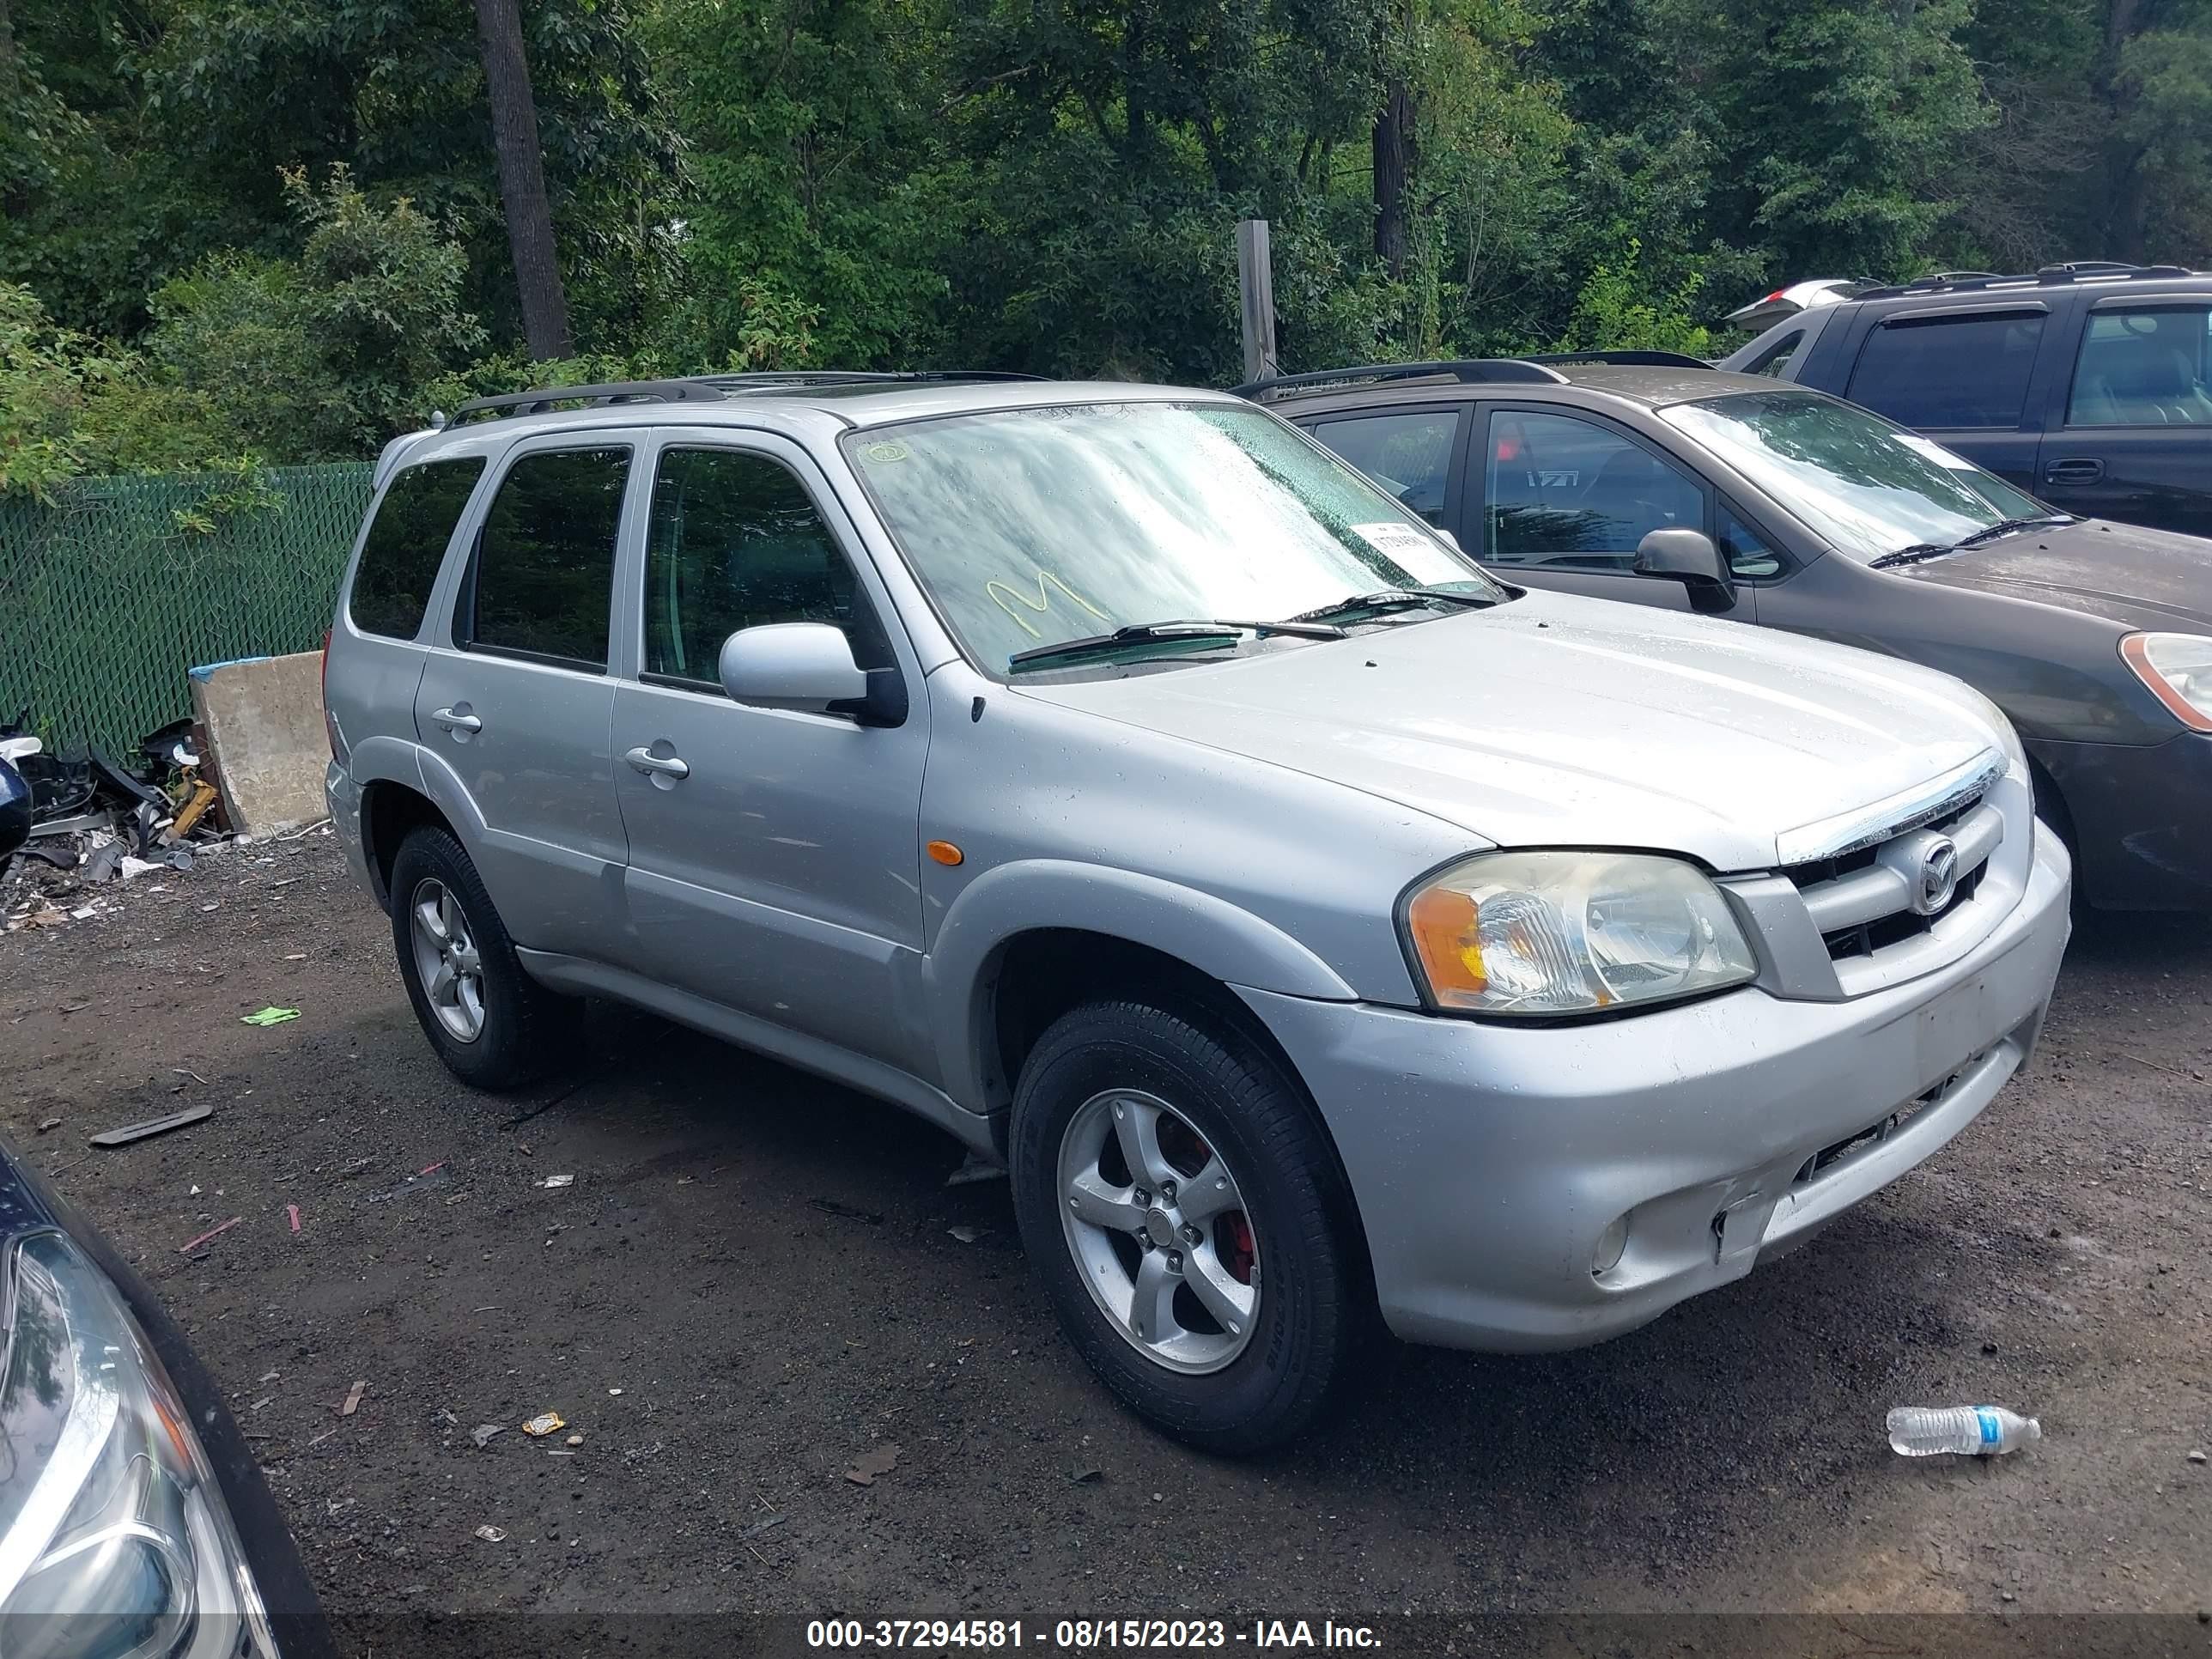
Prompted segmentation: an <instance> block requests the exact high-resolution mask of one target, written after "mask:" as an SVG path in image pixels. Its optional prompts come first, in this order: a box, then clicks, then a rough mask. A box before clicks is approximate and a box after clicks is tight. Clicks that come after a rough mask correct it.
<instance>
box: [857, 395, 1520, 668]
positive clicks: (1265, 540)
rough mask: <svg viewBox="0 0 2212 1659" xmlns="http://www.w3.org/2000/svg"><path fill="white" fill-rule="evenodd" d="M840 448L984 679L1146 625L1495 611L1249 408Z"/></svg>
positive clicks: (1000, 426)
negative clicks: (1412, 600) (1380, 593)
mask: <svg viewBox="0 0 2212 1659" xmlns="http://www.w3.org/2000/svg"><path fill="white" fill-rule="evenodd" d="M845 446H846V453H848V456H849V457H850V458H851V459H852V461H853V464H854V466H855V467H856V468H858V469H859V471H860V476H861V477H862V478H863V480H864V481H865V482H866V485H867V488H868V493H869V495H870V496H871V498H872V500H873V501H874V502H875V505H876V507H877V509H878V511H879V512H880V513H882V515H883V519H884V523H885V524H886V525H887V526H889V527H890V532H891V534H892V535H893V536H894V537H895V538H896V539H897V541H898V544H899V546H900V549H901V550H902V551H903V552H904V554H905V555H906V557H907V561H908V563H909V564H910V565H911V566H912V567H913V568H914V572H915V575H916V576H918V577H919V578H920V579H921V582H922V585H923V586H925V587H927V589H928V590H929V592H930V595H931V597H932V598H933V599H934V600H935V601H936V604H937V606H938V609H939V611H940V612H941V613H942V614H943V615H944V617H945V620H946V621H947V622H948V623H950V624H951V628H952V629H953V631H954V633H955V634H957V635H958V636H959V640H960V643H961V645H962V646H963V648H964V649H966V651H967V652H968V653H969V656H970V657H971V658H973V659H975V661H976V662H977V663H978V664H979V665H981V666H983V667H984V668H986V669H987V670H988V671H991V672H993V673H996V674H1003V673H1006V672H1008V671H1010V668H1009V665H1010V662H1011V660H1012V659H1013V658H1014V657H1015V656H1016V655H1017V654H1018V653H1036V652H1037V651H1038V650H1039V647H1049V646H1054V645H1059V644H1062V643H1065V642H1066V641H1071V640H1078V639H1087V638H1091V637H1093V636H1096V635H1103V634H1112V633H1113V632H1114V631H1115V629H1123V628H1128V629H1140V628H1142V627H1143V626H1144V625H1145V624H1146V623H1159V622H1166V621H1185V620H1188V621H1206V620H1213V619H1228V620H1234V621H1240V622H1273V621H1279V620H1281V619H1283V618H1285V617H1296V616H1297V615H1299V614H1300V613H1301V612H1308V611H1321V610H1323V609H1325V608H1327V607H1330V606H1334V605H1340V604H1341V603H1342V602H1344V601H1346V600H1347V599H1352V598H1353V597H1355V596H1358V595H1363V594H1370V593H1374V592H1376V591H1377V590H1378V589H1384V588H1391V589H1418V588H1421V587H1425V586H1433V587H1439V588H1443V589H1446V590H1449V591H1452V592H1462V593H1472V594H1479V595H1480V596H1482V597H1483V598H1485V599H1493V600H1494V599H1503V598H1504V596H1505V591H1504V589H1502V588H1500V587H1499V586H1498V585H1497V584H1496V583H1494V582H1492V580H1490V579H1489V578H1488V577H1486V576H1485V575H1483V574H1482V573H1481V572H1480V570H1478V569H1477V568H1475V567H1474V565H1473V564H1472V563H1471V562H1468V559H1466V558H1465V557H1464V556H1462V555H1461V554H1460V553H1459V552H1458V551H1457V550H1455V549H1454V548H1453V547H1451V546H1450V545H1449V544H1447V543H1445V542H1444V541H1443V540H1442V539H1441V538H1439V537H1438V536H1437V532H1435V531H1433V530H1431V528H1430V527H1429V526H1427V525H1425V524H1424V523H1422V521H1421V520H1419V519H1418V518H1415V517H1414V516H1413V514H1412V513H1408V512H1407V511H1406V510H1405V509H1404V508H1403V507H1400V506H1399V505H1398V503H1397V502H1395V501H1392V500H1391V499H1390V498H1389V496H1388V495H1384V494H1383V493H1382V492H1381V491H1380V490H1378V489H1376V487H1375V486H1374V485H1373V484H1370V483H1368V482H1367V481H1366V480H1365V479H1364V478H1363V477H1361V476H1360V475H1359V474H1358V473H1357V472H1355V471H1352V469H1351V468H1350V467H1348V466H1346V465H1345V464H1344V463H1343V462H1341V461H1340V460H1338V459H1336V458H1335V457H1334V455H1331V454H1330V453H1328V451H1326V450H1324V449H1322V448H1321V447H1319V446H1318V445H1316V444H1315V443H1314V442H1313V441H1311V440H1310V439H1308V438H1307V437H1305V436H1304V435H1303V434H1301V433H1299V432H1297V430H1295V429H1294V428H1291V427H1289V426H1287V425H1285V423H1284V422H1281V421H1279V420H1277V419H1276V418H1275V417H1274V416H1272V415H1268V414H1266V413H1264V412H1263V411H1261V410H1257V409H1252V408H1248V407H1241V406H1238V405H1235V404H1178V403H1168V402H1158V401H1134V400H1133V401H1130V402H1127V403H1096V404H1066V405H1058V406H1054V407H1049V408H1041V409H1010V410H993V411H990V412H987V413H979V414H974V415H956V416H939V417H936V418H933V419H928V420H921V421H913V422H904V423H902V424H899V425H896V426H886V427H875V428H869V429H867V430H865V431H860V432H854V433H850V434H848V435H847V436H846V438H845ZM1402 614H1404V613H1401V612H1393V613H1392V620H1393V621H1395V620H1397V619H1398V617H1400V616H1401V615H1402ZM1435 614H1437V615H1439V616H1442V615H1446V614H1449V611H1448V610H1447V609H1446V608H1445V607H1443V606H1441V605H1440V606H1438V607H1437V611H1436V612H1435ZM1272 637H1276V638H1279V637H1282V636H1272ZM1040 660H1041V659H1040ZM1012 671H1021V665H1015V666H1014V667H1013V668H1012Z"/></svg>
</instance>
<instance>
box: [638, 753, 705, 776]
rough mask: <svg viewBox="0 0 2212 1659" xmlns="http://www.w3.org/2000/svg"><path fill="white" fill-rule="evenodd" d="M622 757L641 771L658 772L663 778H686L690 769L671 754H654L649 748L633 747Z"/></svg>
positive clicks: (689, 773)
mask: <svg viewBox="0 0 2212 1659" xmlns="http://www.w3.org/2000/svg"><path fill="white" fill-rule="evenodd" d="M623 759H624V760H626V761H628V762H629V763H630V764H631V765H632V766H635V768H637V769H638V770H639V771H641V772H658V773H659V774H660V775H661V776H662V777H664V778H688V777H690V775H691V769H690V767H689V766H687V765H686V764H684V762H682V761H680V760H678V759H677V758H676V757H675V756H673V755H656V754H654V753H653V750H650V749H633V750H630V751H629V753H628V754H626V755H624V756H623Z"/></svg>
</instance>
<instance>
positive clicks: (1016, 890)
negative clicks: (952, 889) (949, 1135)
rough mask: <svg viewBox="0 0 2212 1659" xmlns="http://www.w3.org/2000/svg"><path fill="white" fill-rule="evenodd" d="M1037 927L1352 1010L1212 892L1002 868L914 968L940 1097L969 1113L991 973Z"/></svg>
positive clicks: (1056, 865) (1323, 975) (1086, 873)
mask: <svg viewBox="0 0 2212 1659" xmlns="http://www.w3.org/2000/svg"><path fill="white" fill-rule="evenodd" d="M1047 927H1049V928H1072V929H1078V930H1081V931H1083V932H1086V933H1103V934H1106V935H1108V936H1109V937H1110V938H1114V939H1127V941H1129V942H1130V943H1131V944H1133V945H1146V946H1148V947H1149V948H1151V949H1152V950H1155V951H1164V952H1165V953H1166V954H1168V955H1170V956H1171V957H1176V958H1177V959H1178V960H1180V961H1182V962H1186V963H1189V964H1190V966H1192V967H1193V968H1195V969H1198V970H1199V971H1200V973H1202V974H1206V975H1210V976H1211V977H1212V978H1214V979H1216V980H1218V981H1221V982H1222V983H1224V984H1225V985H1242V986H1249V987H1253V988H1255V989H1258V990H1265V991H1274V992H1278V993H1279V994H1282V995H1285V996H1293V997H1311V998H1316V999H1319V1000H1325V1001H1334V1002H1352V1001H1356V1000H1358V997H1357V994H1355V993H1354V992H1353V990H1352V987H1350V986H1349V985H1347V984H1346V983H1345V982H1344V980H1343V979H1342V978H1341V977H1340V975H1338V974H1337V972H1336V970H1335V969H1333V968H1331V967H1330V966H1329V965H1328V963H1326V962H1323V961H1322V959H1321V958H1320V957H1317V956H1316V955H1315V954H1314V953H1313V952H1312V951H1309V950H1308V949H1307V948H1306V947H1305V946H1304V945H1301V944H1300V943H1299V942H1298V941H1297V939H1293V938H1291V935H1289V934H1288V933H1284V932H1283V931H1282V930H1281V929H1280V928H1279V927H1275V926H1274V925H1273V924H1272V923H1270V922H1267V921H1262V920H1261V918H1260V917H1258V916H1255V915H1252V914H1251V912H1249V910H1243V909H1239V908H1237V906H1235V905H1233V904H1231V903H1230V902H1228V901H1226V900H1225V899H1220V898H1217V897H1215V896H1213V895H1212V894H1211V893H1204V892H1200V891H1199V890H1197V889H1195V888H1190V887H1183V886H1180V885H1178V884H1176V883H1174V882H1170V881H1164V880H1162V879H1161V878H1158V877H1157V876H1146V875H1139V874H1137V873H1135V872H1131V871H1127V870H1116V869H1113V868H1110V867H1108V866H1102V865H1091V864H1079V863H1075V862H1073V861H1072V860H1061V859H1026V860H1018V861H1016V862H1014V863H1012V864H1002V865H1000V866H998V867H997V868H996V869H994V870H991V871H987V872H985V873H984V874H982V875H981V876H979V877H977V878H975V880H974V881H972V882H970V883H969V884H968V885H967V887H966V888H964V889H963V890H962V891H961V893H960V896H958V897H957V898H956V899H955V900H954V901H953V902H952V905H951V908H950V909H949V910H948V911H947V912H946V913H945V920H944V921H943V922H942V923H940V924H939V927H938V930H937V937H936V939H935V940H934V942H933V945H932V947H931V949H930V952H929V955H928V956H927V958H925V960H924V962H923V964H922V994H923V999H924V1006H926V1008H927V1011H928V1014H929V1020H930V1029H931V1030H933V1031H934V1032H935V1033H936V1042H937V1048H938V1063H939V1066H940V1068H941V1074H942V1076H943V1077H944V1079H945V1092H946V1093H947V1094H949V1095H951V1097H952V1098H953V1099H954V1100H956V1101H957V1102H959V1103H960V1104H961V1105H963V1107H966V1108H967V1109H969V1110H970V1111H975V1112H981V1111H986V1110H988V1109H989V1103H988V1100H987V1090H986V1085H985V1083H984V1079H983V1072H982V1055H983V1054H984V1053H985V1046H986V1042H987V1035H988V1034H987V1013H988V1010H989V1006H990V990H991V983H992V979H993V964H994V961H995V960H996V958H997V957H998V955H999V952H1000V950H1001V949H1002V948H1003V947H1004V946H1005V945H1006V943H1007V941H1008V940H1010V939H1013V938H1014V937H1015V936H1016V935H1018V934H1020V933H1030V932H1032V931H1035V930H1036V929H1039V928H1047Z"/></svg>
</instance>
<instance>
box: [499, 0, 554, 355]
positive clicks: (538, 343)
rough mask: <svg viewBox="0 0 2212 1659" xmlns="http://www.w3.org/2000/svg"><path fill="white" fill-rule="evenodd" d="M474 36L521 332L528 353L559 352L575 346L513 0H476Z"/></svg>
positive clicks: (527, 63) (534, 104) (535, 108)
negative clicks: (488, 104) (496, 161)
mask: <svg viewBox="0 0 2212 1659" xmlns="http://www.w3.org/2000/svg"><path fill="white" fill-rule="evenodd" d="M477 35H478V37H479V39H480V40H481V41H482V44H483V74H484V91H485V93H486V94H487V95H488V96H489V99H490V100H491V131H492V142H493V144H494V145H495V148H496V149H497V151H498V154H499V194H500V200H501V203H502V204H505V206H506V209H507V242H508V245H509V246H511V247H512V248H513V251H514V281H515V287H516V289H517V291H518V292H519V293H520V295H521V299H522V332H523V337H524V338H525V339H526V340H527V341H528V342H529V343H530V355H531V356H533V357H541V358H543V357H566V356H568V355H569V354H570V353H571V352H573V351H574V349H575V345H574V342H573V341H572V340H571V339H570V337H569V334H568V295H567V293H566V292H565V291H564V290H563V289H562V286H561V256H560V251H559V249H558V248H557V247H556V246H555V244H554V240H553V205H552V203H551V202H550V200H549V199H548V198H547V197H546V194H545V161H544V155H543V154H542V153H541V152H540V150H539V149H538V100H537V99H536V98H535V97H534V96H533V95H532V92H531V90H530V59H529V57H528V55H527V54H526V52H524V50H523V46H522V16H521V14H520V12H518V11H517V10H516V9H515V0H477Z"/></svg>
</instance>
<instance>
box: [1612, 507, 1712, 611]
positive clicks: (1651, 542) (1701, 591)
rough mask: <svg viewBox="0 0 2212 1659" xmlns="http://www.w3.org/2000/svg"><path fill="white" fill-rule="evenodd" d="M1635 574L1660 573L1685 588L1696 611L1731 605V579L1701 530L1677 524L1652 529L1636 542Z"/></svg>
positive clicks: (1658, 574) (1655, 574)
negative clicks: (1670, 526) (1660, 528)
mask: <svg viewBox="0 0 2212 1659" xmlns="http://www.w3.org/2000/svg"><path fill="white" fill-rule="evenodd" d="M1634 568H1635V571H1636V574H1638V575H1639V576H1664V577H1667V578H1669V579H1671V580H1674V581H1678V582H1680V583H1681V584H1682V586H1684V587H1686V588H1687V589H1688V590H1689V593H1690V603H1691V605H1692V606H1694V607H1695V608H1696V609H1698V610H1699V611H1727V610H1729V609H1731V608H1732V607H1733V606H1734V605H1735V580H1733V579H1732V578H1731V577H1730V576H1729V568H1728V563H1727V562H1726V561H1725V560H1723V558H1722V557H1721V550H1720V549H1718V548H1717V547H1715V546H1714V545H1713V538H1711V536H1708V535H1707V534H1705V532H1704V531H1702V530H1691V529H1689V528H1687V527H1685V526H1677V527H1674V528H1670V529H1666V530H1654V531H1652V532H1650V533H1649V534H1647V535H1646V536H1645V537H1644V539H1643V540H1642V541H1640V542H1638V544H1636V564H1635V567H1634Z"/></svg>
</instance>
